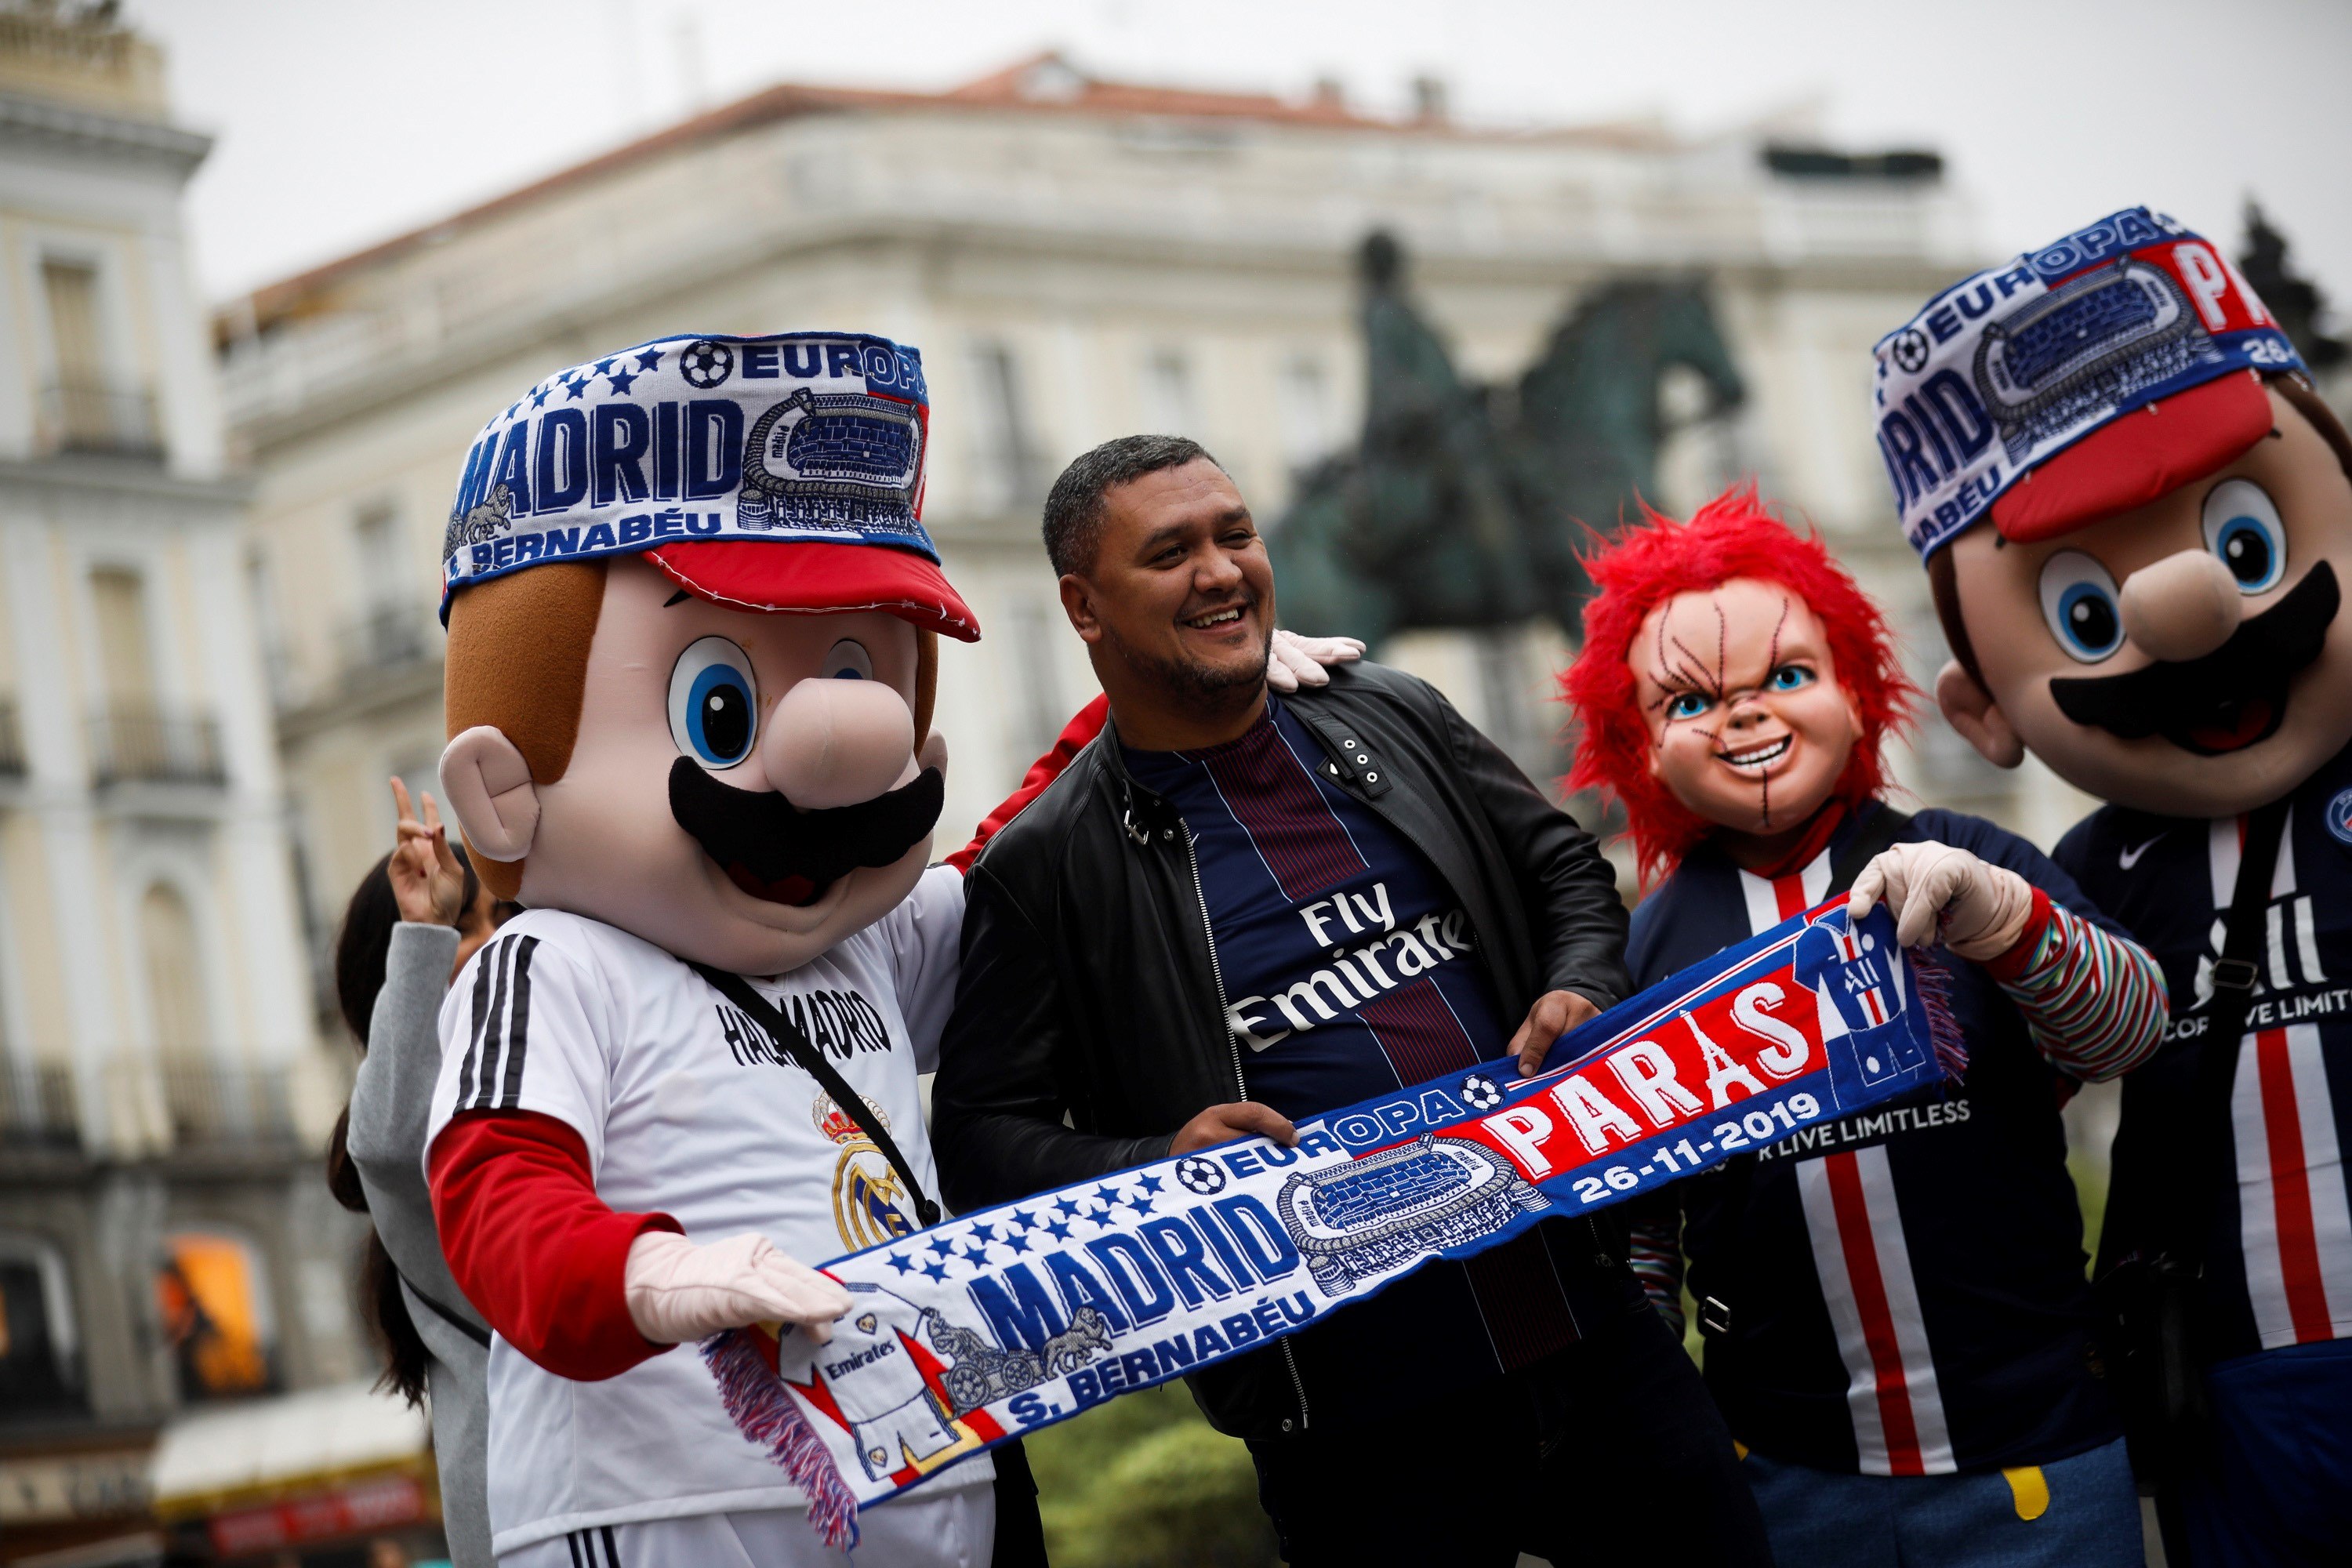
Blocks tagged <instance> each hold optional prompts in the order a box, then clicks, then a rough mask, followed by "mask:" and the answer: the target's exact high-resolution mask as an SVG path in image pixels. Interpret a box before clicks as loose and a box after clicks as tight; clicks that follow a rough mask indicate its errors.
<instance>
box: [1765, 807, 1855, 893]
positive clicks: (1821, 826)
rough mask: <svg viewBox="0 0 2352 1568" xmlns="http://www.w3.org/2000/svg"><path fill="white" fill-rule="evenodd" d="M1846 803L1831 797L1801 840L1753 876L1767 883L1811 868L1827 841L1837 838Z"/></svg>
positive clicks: (1814, 815) (1806, 828) (1825, 846)
mask: <svg viewBox="0 0 2352 1568" xmlns="http://www.w3.org/2000/svg"><path fill="white" fill-rule="evenodd" d="M1845 816H1846V811H1845V802H1843V801H1842V800H1839V799H1836V798H1835V797H1832V798H1831V799H1830V800H1829V801H1827V802H1825V803H1824V804H1823V805H1822V808H1821V809H1820V810H1819V811H1816V812H1815V813H1813V819H1812V821H1811V822H1809V823H1807V824H1806V825H1805V834H1804V837H1801V838H1800V839H1798V840H1797V842H1796V843H1794V844H1792V845H1790V847H1789V852H1788V853H1787V854H1785V855H1783V856H1781V857H1780V858H1779V859H1778V860H1775V861H1774V862H1773V863H1772V864H1771V865H1769V866H1767V867H1765V868H1762V869H1760V870H1759V871H1757V872H1756V873H1755V874H1756V875H1757V876H1759V877H1761V878H1763V879H1765V880H1766V881H1768V882H1769V881H1770V880H1771V879H1773V878H1775V877H1792V876H1795V875H1796V874H1797V873H1798V872H1800V871H1801V870H1803V869H1804V868H1806V867H1808V866H1810V865H1811V864H1812V863H1813V858H1814V857H1815V856H1817V855H1819V854H1820V853H1821V852H1822V850H1824V849H1826V848H1828V847H1829V843H1830V840H1831V839H1832V837H1836V835H1837V830H1838V825H1839V824H1840V823H1842V822H1843V821H1844V820H1845Z"/></svg>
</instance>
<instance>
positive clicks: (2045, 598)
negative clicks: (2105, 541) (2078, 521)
mask: <svg viewBox="0 0 2352 1568" xmlns="http://www.w3.org/2000/svg"><path fill="white" fill-rule="evenodd" d="M2042 619H2043V620H2045V621H2047V622H2048V623H2050V635H2051V636H2052V637H2056V638H2057V639H2058V646H2059V647H2063V648H2064V649H2065V650H2066V654H2067V657H2068V658H2073V659H2075V660H2077V661H2079V662H2080V663H2083V664H2097V663H2098V662H2100V661H2101V660H2102V659H2105V658H2106V657H2107V656H2108V655H2110V654H2112V653H2114V652H2115V651H2116V649H2117V648H2119V647H2123V644H2124V618H2123V615H2122V613H2121V612H2120V611H2118V610H2117V609H2116V580H2115V578H2114V577H2112V576H2110V575H2109V574H2108V573H2107V569H2106V568H2105V567H2104V566H2102V565H2100V564H2099V563H2097V562H2096V561H2095V560H2093V559H2092V558H2091V557H2089V556H2087V555H2085V554H2084V553H2083V552H2081V551H2079V550H2062V551H2060V552H2058V553H2057V554H2055V555H2053V556H2052V557H2051V558H2050V559H2049V560H2047V561H2045V562H2043V563H2042Z"/></svg>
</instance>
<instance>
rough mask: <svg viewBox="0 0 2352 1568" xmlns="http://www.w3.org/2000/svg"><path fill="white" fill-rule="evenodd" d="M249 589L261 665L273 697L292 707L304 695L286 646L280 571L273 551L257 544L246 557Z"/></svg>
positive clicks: (247, 593)
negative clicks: (271, 561) (272, 558)
mask: <svg viewBox="0 0 2352 1568" xmlns="http://www.w3.org/2000/svg"><path fill="white" fill-rule="evenodd" d="M245 592H246V596H247V598H249V599H251V600H252V601H253V630H254V636H255V639H256V640H257V641H258V642H259V643H260V644H261V668H262V672H263V674H264V676H265V677H266V678H267V679H268V682H269V700H271V701H272V702H274V703H276V704H277V705H278V707H280V708H291V707H293V706H294V704H295V703H296V702H297V701H298V700H299V699H300V688H299V682H298V681H297V680H296V679H295V675H294V664H293V658H292V656H291V655H290V654H289V652H288V651H287V647H286V623H285V622H284V621H283V620H281V619H280V618H279V617H278V574H277V573H276V572H275V571H274V570H273V569H272V568H271V566H270V564H269V552H268V551H266V550H264V549H263V548H262V547H261V546H260V545H258V544H257V545H255V546H254V547H253V548H252V549H251V550H250V551H248V552H247V554H246V557H245Z"/></svg>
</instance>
